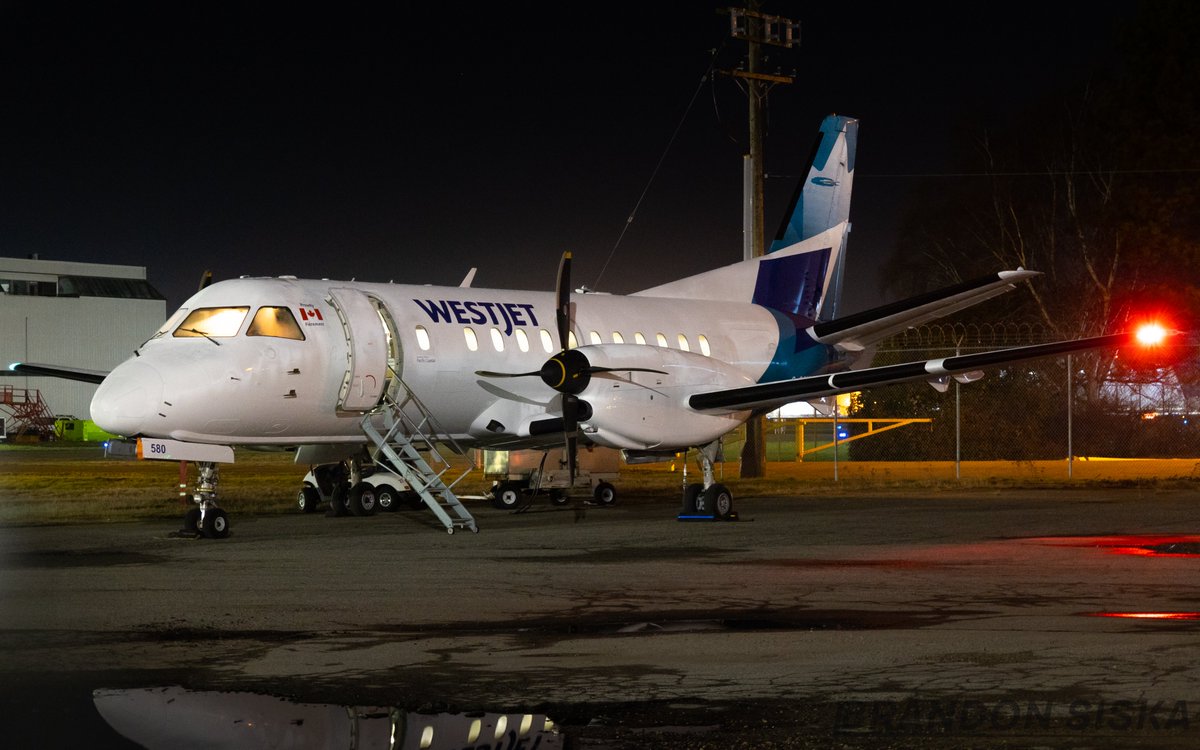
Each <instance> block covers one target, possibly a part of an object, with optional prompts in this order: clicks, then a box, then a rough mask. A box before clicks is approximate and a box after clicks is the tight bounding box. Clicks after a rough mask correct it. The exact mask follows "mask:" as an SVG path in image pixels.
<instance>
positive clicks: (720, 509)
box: [703, 484, 733, 521]
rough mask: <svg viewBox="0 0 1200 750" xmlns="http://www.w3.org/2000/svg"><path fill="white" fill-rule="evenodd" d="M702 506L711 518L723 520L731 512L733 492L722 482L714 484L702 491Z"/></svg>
mask: <svg viewBox="0 0 1200 750" xmlns="http://www.w3.org/2000/svg"><path fill="white" fill-rule="evenodd" d="M703 497H704V507H705V508H706V509H707V510H706V512H707V513H711V514H712V516H713V518H715V519H717V520H718V521H724V520H726V519H728V518H729V516H730V514H732V513H733V493H732V492H730V491H729V488H728V487H726V486H725V485H723V484H714V485H713V486H711V487H709V488H708V490H707V491H706V492H704V493H703Z"/></svg>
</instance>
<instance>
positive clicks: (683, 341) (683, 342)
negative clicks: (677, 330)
mask: <svg viewBox="0 0 1200 750" xmlns="http://www.w3.org/2000/svg"><path fill="white" fill-rule="evenodd" d="M679 349H680V351H685V352H690V351H691V348H690V347H689V346H688V340H687V336H684V335H683V334H682V333H681V334H679Z"/></svg>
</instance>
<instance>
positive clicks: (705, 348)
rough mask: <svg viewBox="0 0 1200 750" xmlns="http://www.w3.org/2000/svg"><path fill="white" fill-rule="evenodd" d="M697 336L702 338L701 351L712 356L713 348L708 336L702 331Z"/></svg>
mask: <svg viewBox="0 0 1200 750" xmlns="http://www.w3.org/2000/svg"><path fill="white" fill-rule="evenodd" d="M697 338H699V339H700V353H701V354H703V355H704V356H706V357H711V356H712V349H710V348H709V347H708V337H707V336H705V335H704V334H703V333H702V334H700V335H699V336H698V337H697Z"/></svg>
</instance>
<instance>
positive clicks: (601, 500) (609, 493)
mask: <svg viewBox="0 0 1200 750" xmlns="http://www.w3.org/2000/svg"><path fill="white" fill-rule="evenodd" d="M592 497H593V498H594V499H595V501H596V502H597V503H598V504H599V505H612V504H613V503H615V502H616V501H617V488H616V487H613V486H612V485H611V484H609V483H608V482H599V483H598V484H597V485H596V489H595V490H594V491H593V492H592Z"/></svg>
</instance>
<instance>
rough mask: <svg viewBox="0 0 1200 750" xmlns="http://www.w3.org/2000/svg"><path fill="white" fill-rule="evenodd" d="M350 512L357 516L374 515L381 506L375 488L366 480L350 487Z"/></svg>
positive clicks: (348, 504)
mask: <svg viewBox="0 0 1200 750" xmlns="http://www.w3.org/2000/svg"><path fill="white" fill-rule="evenodd" d="M347 506H348V507H349V508H350V513H351V514H352V515H355V516H373V515H375V511H376V510H377V509H378V508H379V501H378V496H377V495H376V494H375V488H374V487H372V486H371V485H369V484H367V483H366V482H359V483H358V484H356V485H354V486H353V487H351V488H350V499H349V501H348V503H347Z"/></svg>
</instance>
